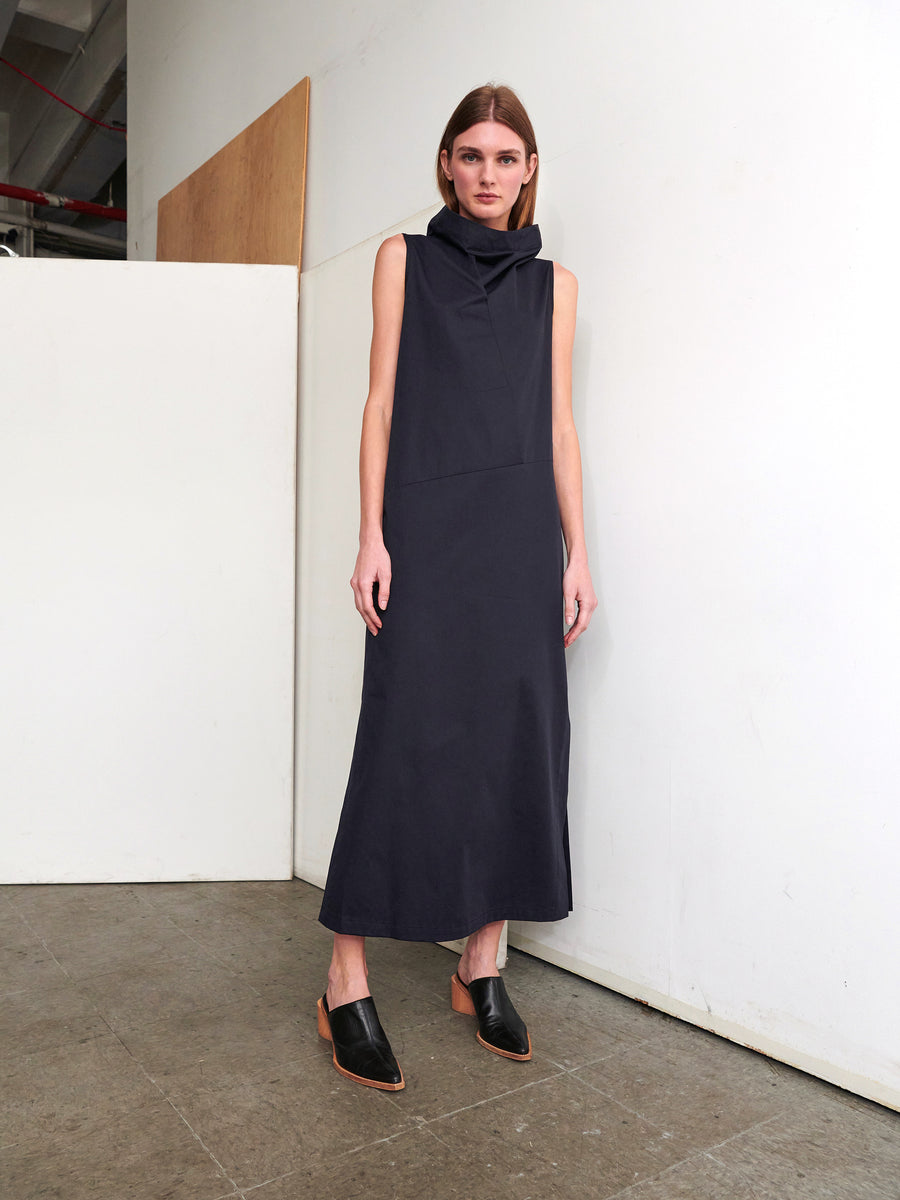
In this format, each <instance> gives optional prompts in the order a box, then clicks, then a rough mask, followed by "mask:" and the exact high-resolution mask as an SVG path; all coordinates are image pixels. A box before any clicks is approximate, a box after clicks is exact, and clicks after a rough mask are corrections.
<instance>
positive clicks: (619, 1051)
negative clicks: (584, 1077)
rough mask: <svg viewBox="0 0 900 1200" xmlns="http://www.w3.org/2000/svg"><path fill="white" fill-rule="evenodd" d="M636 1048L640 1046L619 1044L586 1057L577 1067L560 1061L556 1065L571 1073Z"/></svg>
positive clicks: (550, 1057) (551, 1058)
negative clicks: (605, 1052) (565, 1064)
mask: <svg viewBox="0 0 900 1200" xmlns="http://www.w3.org/2000/svg"><path fill="white" fill-rule="evenodd" d="M638 1049H640V1047H639V1046H635V1045H631V1046H627V1045H626V1046H620V1047H618V1048H617V1049H615V1050H613V1051H611V1052H610V1053H608V1054H601V1055H600V1056H599V1057H598V1058H589V1059H586V1060H585V1062H581V1063H579V1064H578V1066H577V1067H567V1066H564V1065H563V1064H562V1063H558V1064H557V1065H558V1066H559V1069H560V1070H561V1071H565V1072H566V1074H572V1073H573V1072H575V1071H584V1070H586V1069H587V1068H588V1067H595V1066H597V1064H598V1063H608V1062H611V1061H612V1059H614V1058H618V1057H619V1056H620V1055H622V1054H627V1053H628V1052H629V1051H630V1050H638ZM546 1057H547V1058H548V1059H549V1061H551V1062H556V1059H555V1058H553V1057H552V1056H551V1055H549V1054H548V1055H547V1056H546Z"/></svg>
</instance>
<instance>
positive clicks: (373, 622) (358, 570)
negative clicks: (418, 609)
mask: <svg viewBox="0 0 900 1200" xmlns="http://www.w3.org/2000/svg"><path fill="white" fill-rule="evenodd" d="M376 583H377V584H378V609H380V610H381V611H382V612H383V611H384V609H386V608H387V603H388V598H389V596H390V594H391V556H390V555H389V554H388V552H387V548H386V547H385V544H384V542H383V541H382V540H381V539H379V540H378V541H373V542H366V543H364V544H363V545H362V546H360V548H359V554H357V556H356V566H355V568H354V570H353V578H352V579H351V580H350V586H351V587H352V588H353V599H354V600H355V602H356V611H357V612H358V613H359V615H360V616H361V617H362V619H363V620H364V621H365V623H366V628H367V629H368V631H369V633H371V634H372V635H373V636H377V634H378V630H379V629H380V628H381V617H380V616H379V615H378V609H376V607H375V594H374V592H375V584H376Z"/></svg>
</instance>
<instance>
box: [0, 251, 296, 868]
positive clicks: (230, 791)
mask: <svg viewBox="0 0 900 1200" xmlns="http://www.w3.org/2000/svg"><path fill="white" fill-rule="evenodd" d="M296 278H297V277H296V271H294V270H293V269H292V268H290V267H242V266H208V265H197V264H182V263H160V264H156V263H98V262H69V263H58V262H44V261H40V260H25V259H21V260H18V261H16V262H11V263H10V264H9V266H8V267H5V268H4V270H3V272H2V273H0V307H2V311H3V314H4V318H3V320H4V344H3V398H2V425H3V436H2V438H0V543H2V555H0V557H2V563H3V567H2V580H0V590H2V603H0V622H2V624H0V662H2V663H3V670H2V672H0V744H2V749H0V762H2V797H0V801H2V813H3V815H2V827H3V835H2V838H0V878H2V879H3V880H4V881H6V882H35V881H44V882H75V881H85V882H92V881H95V882H106V881H112V880H128V881H136V880H162V879H243V878H285V877H288V876H289V875H290V874H291V815H292V814H291V807H292V779H291V774H292V723H293V712H292V672H293V665H292V664H293V625H294V586H293V579H294V553H293V550H294V458H295V411H296V384H295V380H296V309H297V303H296V299H297V283H296Z"/></svg>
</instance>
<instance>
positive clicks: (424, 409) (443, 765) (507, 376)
mask: <svg viewBox="0 0 900 1200" xmlns="http://www.w3.org/2000/svg"><path fill="white" fill-rule="evenodd" d="M540 248H541V236H540V231H539V230H538V227H537V226H536V225H531V226H527V227H526V228H524V229H518V230H512V231H509V232H502V231H499V230H494V229H488V228H485V227H483V226H481V225H478V224H477V223H475V222H474V221H469V220H467V219H466V218H465V217H461V216H459V215H458V214H457V213H453V212H451V211H450V210H449V209H447V208H444V209H442V210H441V212H439V213H438V214H437V216H435V217H434V218H433V220H432V221H431V223H430V224H429V226H428V233H427V235H425V236H419V235H416V236H413V235H407V236H406V249H407V265H406V294H405V302H404V312H403V327H402V333H401V338H400V349H399V355H398V362H397V381H396V388H395V395H394V410H393V419H392V424H391V437H390V448H389V454H388V464H387V472H386V477H385V497H384V526H383V527H384V538H385V544H386V546H387V549H388V552H389V554H390V555H391V565H392V572H393V580H392V584H391V597H390V603H389V605H388V608H387V610H386V611H385V612H384V613H383V614H382V620H383V628H382V630H381V632H380V633H379V634H378V636H377V637H372V635H371V634H369V633H368V632H367V633H366V657H365V673H364V678H363V694H362V705H361V710H360V716H359V726H358V730H357V736H356V745H355V749H354V753H353V762H352V765H351V769H350V778H349V782H348V785H347V792H346V795H345V797H344V806H343V810H342V813H341V819H340V825H339V828H338V833H337V837H336V840H335V843H334V850H333V852H332V859H331V866H330V869H329V872H328V881H327V884H326V888H325V897H324V901H323V904H322V909H321V913H320V915H319V920H320V921H321V922H322V923H323V924H324V925H326V926H327V927H328V928H329V929H332V930H334V931H335V932H338V933H352V934H364V935H372V936H378V937H394V938H402V939H406V940H411V941H447V940H450V939H453V938H458V937H463V936H465V935H467V934H469V933H471V932H473V930H475V929H478V928H480V927H481V926H482V925H484V924H486V923H487V922H489V921H499V920H504V919H510V920H527V921H555V920H559V919H560V918H562V917H565V916H566V915H567V914H568V912H569V911H570V909H571V906H572V888H571V871H570V863H569V844H568V825H567V817H566V793H567V784H568V758H569V716H568V707H567V698H566V669H565V657H564V650H563V626H562V587H561V580H562V568H563V559H562V539H561V533H560V524H559V509H558V506H557V501H556V489H555V485H554V477H553V447H552V412H551V371H550V368H551V327H552V314H553V264H552V263H551V262H549V261H546V260H543V259H538V258H537V257H536V255H537V253H538V251H539V250H540Z"/></svg>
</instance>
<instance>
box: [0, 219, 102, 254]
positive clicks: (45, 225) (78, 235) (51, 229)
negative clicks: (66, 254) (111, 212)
mask: <svg viewBox="0 0 900 1200" xmlns="http://www.w3.org/2000/svg"><path fill="white" fill-rule="evenodd" d="M0 225H12V226H14V227H15V228H18V229H36V230H38V231H39V232H41V233H53V234H56V235H58V236H59V237H62V238H65V239H66V241H69V242H78V243H80V244H81V245H84V246H94V247H96V249H98V250H124V249H125V242H124V240H122V239H120V238H114V237H107V236H106V234H104V233H89V232H88V231H87V230H86V229H79V228H78V227H77V226H76V225H57V224H55V223H54V222H53V221H41V220H39V219H38V218H37V217H19V216H16V215H15V214H14V213H8V212H0ZM16 257H17V258H18V257H19V256H18V255H16Z"/></svg>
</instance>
